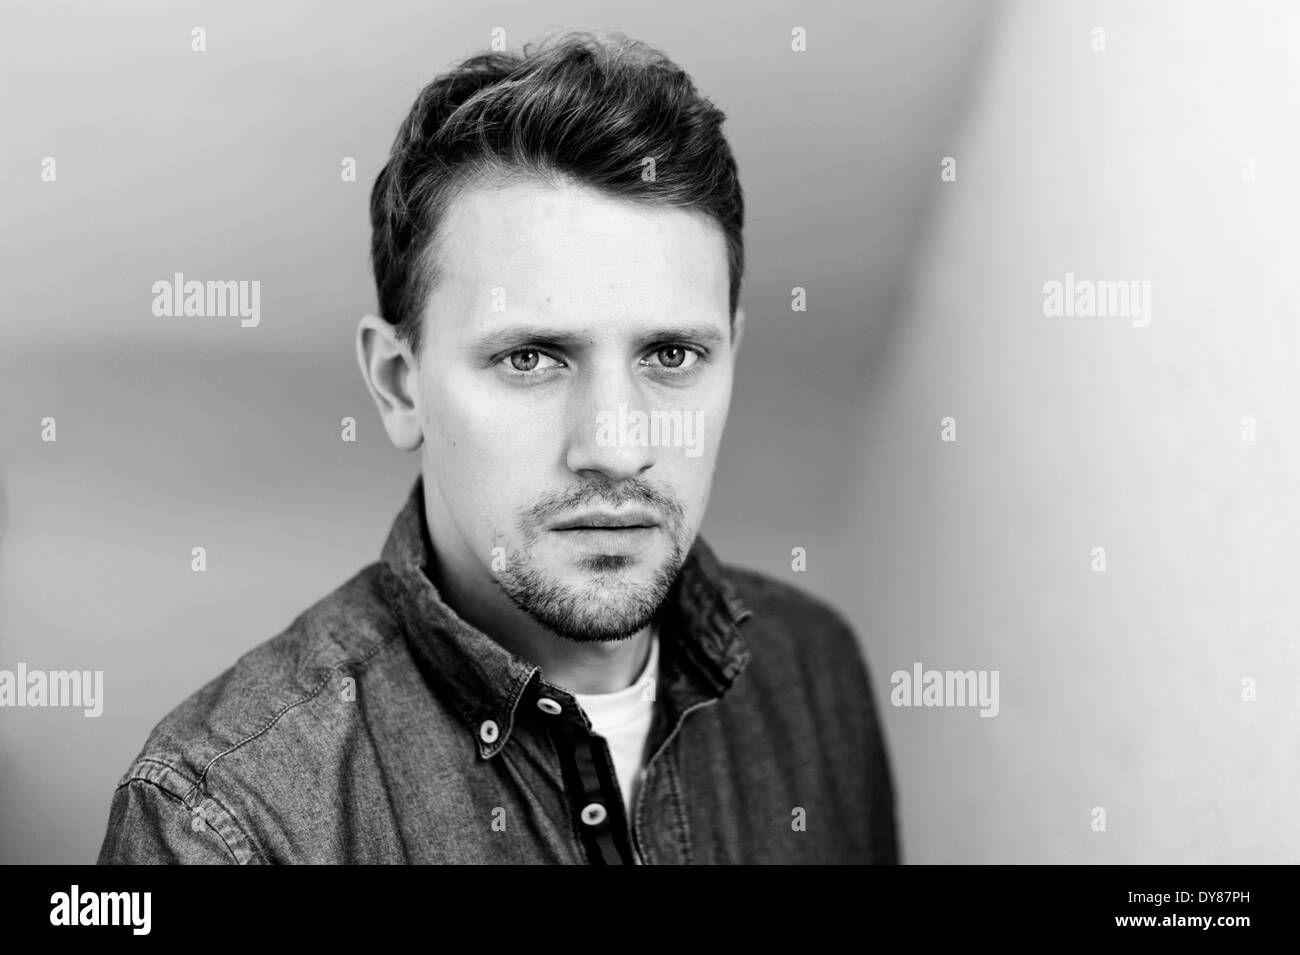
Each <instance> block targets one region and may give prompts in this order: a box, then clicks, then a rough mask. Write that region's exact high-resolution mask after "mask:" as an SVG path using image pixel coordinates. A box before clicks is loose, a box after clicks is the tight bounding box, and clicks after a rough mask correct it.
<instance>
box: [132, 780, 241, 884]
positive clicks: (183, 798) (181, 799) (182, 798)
mask: <svg viewBox="0 0 1300 955" xmlns="http://www.w3.org/2000/svg"><path fill="white" fill-rule="evenodd" d="M140 763H149V764H151V765H154V766H158V767H160V768H161V769H162V770H163V771H164V772H166V773H169V774H171V775H174V776H176V777H178V778H180V779H182V780H184V778H185V776H184V774H183V773H181V772H180V771H179V770H177V769H176V767H174V766H172V765H171V764H170V763H166V762H163V761H162V760H160V759H153V758H151V757H145V758H143V759H140V760H138V761H137V763H136V765H137V766H138V765H139V764H140ZM132 783H142V784H144V785H146V786H152V787H153V788H154V789H156V790H158V791H159V792H160V793H162V794H163V795H164V796H166V797H167V798H168V799H172V800H175V801H176V802H178V803H180V804H181V805H182V806H183V807H184V808H185V810H186V811H187V812H189V813H193V812H194V810H195V807H194V806H192V805H190V802H189V799H188V796H189V794H190V793H191V792H193V791H194V787H193V786H191V787H190V789H189V790H187V791H186V793H185V795H181V794H179V793H176V792H173V791H172V790H171V789H169V788H168V787H166V786H164V785H163V784H162V783H160V782H159V781H158V780H156V779H150V778H149V777H148V776H144V775H141V774H140V773H133V774H128V776H127V777H126V778H125V779H124V780H122V782H120V783H119V784H118V786H117V788H118V789H119V790H120V789H123V788H126V787H129V786H130V785H131V784H132ZM207 798H209V799H211V800H212V801H213V802H215V803H216V804H217V806H218V807H220V809H221V811H222V812H223V813H225V815H226V818H227V819H229V820H230V822H231V824H232V825H234V826H235V828H236V829H237V830H238V832H239V834H240V835H241V836H243V838H244V841H245V842H246V843H247V844H248V846H249V849H248V851H249V852H250V853H252V852H255V851H258V850H257V849H256V843H254V842H253V841H252V840H251V839H249V838H248V833H246V832H244V830H243V827H242V826H240V825H239V822H238V821H237V820H236V819H235V817H234V814H233V813H231V811H230V809H229V808H228V807H227V806H226V805H225V804H224V803H223V802H222V801H221V800H220V799H217V798H216V797H215V796H213V795H211V794H209V795H208V797H207ZM208 828H210V829H211V830H212V831H213V832H214V833H216V835H217V838H219V839H220V840H221V844H222V845H223V846H225V849H226V853H227V854H228V855H229V856H230V858H231V859H232V860H233V861H234V862H235V864H236V865H243V864H244V863H243V861H242V860H241V859H240V858H239V853H238V852H236V851H235V850H234V849H233V848H232V847H231V845H230V840H228V839H227V838H226V837H225V835H224V834H223V833H222V832H221V830H220V829H218V828H217V827H216V826H209V827H208Z"/></svg>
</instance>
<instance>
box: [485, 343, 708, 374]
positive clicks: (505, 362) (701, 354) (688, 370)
mask: <svg viewBox="0 0 1300 955" xmlns="http://www.w3.org/2000/svg"><path fill="white" fill-rule="evenodd" d="M674 348H680V349H681V350H682V351H686V352H690V353H691V354H693V355H695V361H694V362H692V363H691V364H690V366H689V367H684V368H668V367H666V366H662V367H660V369H659V371H660V372H661V373H664V374H665V375H666V376H667V377H669V378H685V377H688V376H689V375H691V374H693V373H694V372H695V370H696V369H697V368H699V367H700V365H701V364H702V363H703V362H705V361H707V360H708V357H709V355H708V352H707V351H706V350H704V349H702V348H697V347H695V346H694V345H686V344H683V343H681V342H665V343H664V344H662V345H657V346H655V347H654V348H653V349H651V350H650V352H649V354H650V355H657V354H659V352H662V351H668V350H670V349H674ZM530 353H535V354H537V355H541V356H543V357H546V358H549V359H551V361H555V362H559V361H560V359H558V358H556V357H555V356H554V355H552V354H551V353H550V352H548V351H546V350H545V349H544V348H540V347H538V346H528V347H525V348H516V349H514V350H513V351H510V352H507V353H506V354H505V355H502V356H501V357H500V358H498V359H497V360H496V362H495V364H497V365H500V366H502V367H503V368H505V370H506V374H508V375H510V376H512V377H514V378H535V377H538V376H540V375H542V374H544V373H545V372H547V371H550V370H551V369H547V368H534V369H533V370H531V371H520V370H519V369H518V368H515V367H514V366H513V365H511V364H510V359H511V358H513V357H514V356H515V355H527V354H530ZM642 360H643V361H644V359H642ZM561 364H562V363H561Z"/></svg>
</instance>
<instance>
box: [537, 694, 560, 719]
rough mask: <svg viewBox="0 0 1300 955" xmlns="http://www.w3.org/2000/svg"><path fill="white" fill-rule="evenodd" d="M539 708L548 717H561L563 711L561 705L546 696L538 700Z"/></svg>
mask: <svg viewBox="0 0 1300 955" xmlns="http://www.w3.org/2000/svg"><path fill="white" fill-rule="evenodd" d="M537 708H538V709H539V710H541V711H542V712H543V713H545V714H547V715H548V716H559V715H560V713H561V712H562V711H563V708H562V707H561V706H560V704H559V703H556V702H555V701H554V700H552V699H550V698H549V697H545V696H543V697H541V698H540V699H538V701H537Z"/></svg>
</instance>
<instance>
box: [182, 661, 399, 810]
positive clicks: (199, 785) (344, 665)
mask: <svg viewBox="0 0 1300 955" xmlns="http://www.w3.org/2000/svg"><path fill="white" fill-rule="evenodd" d="M395 636H396V635H394V636H392V637H388V638H387V639H386V640H384V641H383V642H381V643H377V644H375V645H374V646H373V647H371V648H370V650H369V651H367V652H366V653H364V654H363V655H362V656H360V657H357V658H356V659H353V660H344V661H342V662H341V663H336V664H334V666H332V667H330V668H329V669H328V670H326V671H325V675H324V676H322V677H321V678H320V680H319V681H318V682H317V683H316V686H315V687H313V688H312V690H311V692H310V693H308V694H307V695H306V696H302V697H299V698H298V699H296V700H294V701H293V702H292V703H286V704H285V705H284V706H282V707H280V711H279V712H278V713H276V714H275V715H274V716H273V717H271V719H270V720H268V721H267V724H266V725H265V726H263V727H262V728H261V729H260V730H258V731H257V732H255V733H250V734H248V735H247V736H245V737H244V738H243V739H241V740H240V741H239V742H238V743H235V744H234V745H233V746H230V747H229V748H227V749H225V750H223V751H222V752H220V753H218V754H217V755H216V756H213V757H212V759H210V760H208V764H207V765H206V766H204V767H203V772H201V773H199V778H198V782H196V783H195V788H196V789H199V790H202V789H203V784H204V782H205V781H206V780H207V777H208V771H209V770H211V769H212V767H213V766H214V765H215V764H216V762H217V760H219V759H222V758H223V757H225V756H229V755H230V754H231V753H233V752H235V750H237V749H239V748H240V747H241V746H243V745H245V744H246V743H251V742H252V741H253V740H255V739H257V738H258V737H259V736H261V735H262V734H264V733H266V732H267V731H269V730H270V729H271V728H272V727H274V726H275V724H276V723H278V722H280V720H281V719H282V718H283V717H284V715H285V714H286V713H288V712H289V711H290V710H292V709H294V708H295V707H298V706H302V704H304V703H309V702H311V701H312V700H314V699H315V698H316V697H317V696H319V695H320V692H321V690H323V689H325V687H326V686H327V685H328V684H329V682H330V680H331V679H333V677H334V674H335V673H338V672H339V671H340V670H344V669H348V668H350V667H354V666H360V665H361V664H363V663H366V662H367V661H369V660H370V658H371V657H373V656H374V655H375V654H377V653H378V652H379V651H380V650H382V649H383V648H384V647H386V646H388V645H389V644H390V643H391V642H392V641H393V640H394V639H395Z"/></svg>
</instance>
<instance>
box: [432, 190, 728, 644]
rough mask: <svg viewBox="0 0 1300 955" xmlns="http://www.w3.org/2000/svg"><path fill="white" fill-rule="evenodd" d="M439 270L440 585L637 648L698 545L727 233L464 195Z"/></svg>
mask: <svg viewBox="0 0 1300 955" xmlns="http://www.w3.org/2000/svg"><path fill="white" fill-rule="evenodd" d="M436 254H437V256H438V262H439V264H440V266H441V268H442V270H443V272H442V278H441V280H440V281H439V282H438V284H437V286H436V288H435V290H434V291H433V293H432V295H431V296H430V299H429V301H428V305H427V308H426V311H425V313H424V316H423V322H424V325H423V328H424V340H423V346H422V350H421V354H420V356H419V363H418V368H417V371H416V382H417V385H418V389H417V390H418V398H417V400H416V404H417V405H418V412H419V415H420V427H421V429H422V431H423V446H422V447H423V450H422V463H423V471H424V479H425V483H426V504H427V511H428V519H429V525H430V527H429V530H430V534H431V536H432V539H433V541H434V546H435V548H436V549H437V551H438V556H439V561H440V563H441V564H442V566H443V568H444V573H446V572H447V570H446V569H447V568H450V570H451V572H452V573H455V574H456V575H457V577H458V578H459V579H461V580H462V581H463V580H469V581H471V585H472V584H473V582H477V583H478V584H480V585H482V587H483V588H484V589H485V588H486V587H487V586H491V588H492V590H493V592H495V593H497V594H498V595H500V593H502V592H504V594H505V596H507V597H508V598H509V599H510V600H511V601H512V602H513V603H514V605H515V606H517V607H519V608H520V609H522V610H524V611H525V612H527V613H528V614H529V615H531V616H532V618H533V619H534V620H536V621H537V622H539V623H541V624H542V625H544V626H546V627H547V628H549V629H551V630H553V631H556V632H558V633H561V634H563V635H565V636H568V637H570V638H573V639H578V640H611V639H618V638H621V637H625V636H628V635H630V634H633V633H635V632H637V631H638V630H639V629H641V628H642V627H644V626H645V625H646V624H647V623H649V622H650V620H651V618H652V616H653V614H654V612H655V610H656V609H657V608H658V607H659V605H660V603H661V602H662V600H663V598H664V596H665V594H666V593H667V590H668V587H669V585H670V584H671V582H672V580H673V578H674V577H675V576H676V574H677V571H678V569H679V568H680V566H681V564H682V561H683V560H684V559H685V556H686V553H687V551H688V550H689V548H690V545H691V543H692V542H693V540H694V538H695V535H696V532H697V531H698V530H699V526H700V522H701V520H702V518H703V515H704V510H705V507H706V505H707V503H708V497H709V487H710V484H711V482H712V478H713V469H714V464H715V461H716V457H717V451H718V443H719V440H720V439H721V437H722V431H723V426H724V424H725V422H726V417H727V410H728V406H729V404H730V400H731V383H732V365H733V350H734V347H735V342H734V341H733V337H732V332H731V322H730V316H729V312H728V280H729V276H728V266H727V253H726V244H725V241H724V238H723V234H722V230H721V228H720V227H719V226H718V225H717V223H715V222H714V221H713V220H712V219H710V218H708V217H706V216H704V215H702V214H700V213H697V212H694V211H687V210H683V209H676V208H664V207H655V206H648V205H641V204H637V203H633V202H629V201H626V200H618V199H612V198H608V197H606V196H604V195H602V194H600V193H598V192H595V191H593V190H591V189H588V188H585V187H581V186H574V185H564V186H550V185H545V184H542V183H525V184H519V183H516V184H512V185H508V186H499V187H486V186H484V187H479V188H472V189H470V190H468V191H465V192H463V193H461V194H460V195H458V196H457V197H456V198H455V199H454V200H453V202H452V203H451V205H450V208H449V210H448V214H447V217H446V219H445V220H444V224H443V230H442V232H441V241H440V242H439V243H438V245H437V250H436ZM602 524H606V525H611V524H612V525H614V526H603V527H602V526H600V525H602ZM493 581H495V583H492V582H493ZM497 587H499V588H500V589H499V590H497V589H496V588H497Z"/></svg>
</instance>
